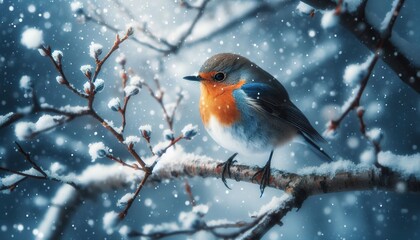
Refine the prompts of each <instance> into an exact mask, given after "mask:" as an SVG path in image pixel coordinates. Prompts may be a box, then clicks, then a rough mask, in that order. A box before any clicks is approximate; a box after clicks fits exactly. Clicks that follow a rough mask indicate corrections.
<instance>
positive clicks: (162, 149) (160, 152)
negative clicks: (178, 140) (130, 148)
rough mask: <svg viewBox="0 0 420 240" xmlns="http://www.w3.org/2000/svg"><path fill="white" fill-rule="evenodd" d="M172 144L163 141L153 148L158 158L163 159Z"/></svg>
mask: <svg viewBox="0 0 420 240" xmlns="http://www.w3.org/2000/svg"><path fill="white" fill-rule="evenodd" d="M170 144H171V141H163V142H159V143H158V144H156V145H155V146H154V147H153V152H154V153H155V154H156V155H157V156H158V157H161V156H162V155H163V154H164V153H165V152H166V151H167V149H166V148H167V147H168V146H169V145H170Z"/></svg>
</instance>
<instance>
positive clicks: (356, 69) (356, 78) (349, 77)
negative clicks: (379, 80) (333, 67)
mask: <svg viewBox="0 0 420 240" xmlns="http://www.w3.org/2000/svg"><path fill="white" fill-rule="evenodd" d="M373 57H374V55H373V54H372V55H371V56H369V57H368V58H367V59H366V61H365V62H364V63H362V64H350V65H348V66H347V67H346V69H345V70H344V75H343V80H344V83H346V84H348V85H350V86H352V85H354V84H355V83H359V82H360V81H361V80H362V79H363V78H364V77H366V74H367V73H368V68H369V65H370V64H371V62H372V60H373Z"/></svg>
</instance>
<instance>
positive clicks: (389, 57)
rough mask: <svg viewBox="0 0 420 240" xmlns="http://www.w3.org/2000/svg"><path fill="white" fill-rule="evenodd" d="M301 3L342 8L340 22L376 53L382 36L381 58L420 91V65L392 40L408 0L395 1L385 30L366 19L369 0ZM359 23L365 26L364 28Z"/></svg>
mask: <svg viewBox="0 0 420 240" xmlns="http://www.w3.org/2000/svg"><path fill="white" fill-rule="evenodd" d="M301 2H303V3H306V4H308V5H310V6H312V7H314V8H317V9H336V10H337V9H339V10H340V14H339V15H338V17H339V18H340V24H341V25H342V26H344V27H345V28H346V29H347V30H348V31H350V32H351V33H352V34H353V35H354V36H355V37H356V38H357V39H358V40H359V41H360V42H361V43H363V44H364V45H365V46H366V47H368V48H369V49H370V50H371V51H372V52H376V51H377V50H378V39H382V40H383V43H382V44H380V45H379V46H380V48H381V54H380V56H379V57H380V58H381V59H382V60H383V61H384V62H385V63H386V64H388V66H389V67H390V68H391V69H392V70H393V71H394V72H395V73H396V74H397V76H398V77H399V78H400V79H401V80H402V81H403V82H404V83H405V84H407V85H408V86H410V87H411V88H412V89H413V90H415V91H416V92H420V75H419V74H418V72H419V71H420V66H415V65H414V64H413V63H412V62H411V61H410V60H409V58H408V57H407V56H406V55H405V54H404V53H403V52H402V51H401V50H400V49H399V47H398V46H397V45H396V44H395V43H393V42H392V41H391V39H390V36H391V34H397V33H395V32H393V31H392V27H393V24H394V22H395V20H396V16H398V13H399V10H400V8H401V7H402V5H403V4H404V0H394V1H393V4H392V8H391V10H390V11H389V12H388V14H387V16H386V18H385V19H384V20H383V22H382V23H383V24H382V27H381V29H375V28H374V27H373V26H372V24H370V23H369V22H368V20H367V19H366V16H365V6H366V2H367V1H361V0H346V1H338V3H337V1H333V0H320V1H318V0H301ZM336 10H335V11H336ZM391 16H392V18H391ZM385 25H387V26H385ZM359 26H364V27H363V28H360V27H359Z"/></svg>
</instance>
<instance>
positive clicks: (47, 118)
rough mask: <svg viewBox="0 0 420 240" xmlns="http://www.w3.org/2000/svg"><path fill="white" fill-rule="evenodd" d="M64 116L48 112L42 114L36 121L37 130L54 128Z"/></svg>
mask: <svg viewBox="0 0 420 240" xmlns="http://www.w3.org/2000/svg"><path fill="white" fill-rule="evenodd" d="M64 118H65V117H64V116H51V115H48V114H45V115H42V116H41V117H40V118H39V119H38V121H37V122H36V123H35V128H36V131H43V130H45V129H48V128H52V127H54V126H56V125H57V124H58V123H59V122H61V121H62V120H63V119H64Z"/></svg>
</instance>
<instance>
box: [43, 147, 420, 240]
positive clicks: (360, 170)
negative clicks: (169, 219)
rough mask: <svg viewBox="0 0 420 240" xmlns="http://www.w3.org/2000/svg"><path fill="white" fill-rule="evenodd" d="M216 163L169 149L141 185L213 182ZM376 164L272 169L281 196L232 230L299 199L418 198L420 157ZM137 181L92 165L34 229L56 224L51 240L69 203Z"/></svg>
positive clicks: (256, 225)
mask: <svg viewBox="0 0 420 240" xmlns="http://www.w3.org/2000/svg"><path fill="white" fill-rule="evenodd" d="M150 160H151V159H148V160H146V161H147V162H148V161H150ZM308 161H309V160H308ZM220 163H221V162H220V161H217V160H214V159H212V158H209V157H206V156H200V155H195V154H191V153H185V152H184V151H183V149H182V147H180V146H179V147H177V148H176V149H173V148H171V149H169V151H168V152H167V153H166V154H164V155H162V158H161V159H160V161H159V162H157V164H156V167H155V169H154V171H153V173H152V175H150V177H149V180H148V181H147V183H146V184H152V185H155V184H159V183H160V182H162V181H167V180H180V179H182V178H191V177H202V178H212V177H217V178H219V177H220V176H221V171H222V169H221V167H220V165H219V164H220ZM379 163H380V164H381V165H382V166H384V167H386V168H376V167H375V166H374V165H365V164H355V163H353V162H351V161H348V160H340V161H336V162H333V163H325V164H323V165H321V166H320V167H307V168H303V169H301V170H299V171H298V172H297V173H289V172H284V171H280V170H276V169H272V171H271V172H272V177H271V179H270V183H269V185H268V186H269V187H272V188H276V189H279V190H282V191H285V192H286V193H285V194H284V195H283V196H282V197H280V198H277V197H276V198H275V199H273V200H272V203H270V204H268V205H266V206H263V207H262V208H261V210H260V211H259V212H258V213H256V214H255V217H257V219H256V221H254V222H253V223H252V224H247V225H246V226H247V228H246V230H244V229H242V227H244V225H238V227H239V226H240V227H241V229H240V234H244V236H248V237H249V239H255V238H256V237H257V238H258V237H261V236H262V235H264V233H265V232H267V231H268V230H269V229H270V228H272V227H273V226H274V225H276V224H278V223H279V222H280V221H281V219H282V217H283V216H284V215H286V214H287V212H289V211H290V210H292V209H293V208H300V207H301V205H302V203H304V201H305V199H306V198H308V197H310V196H313V195H319V194H326V193H334V192H343V191H367V190H387V191H394V192H399V193H405V192H416V193H420V168H419V166H420V154H415V155H412V156H398V155H395V154H393V153H391V152H381V153H380V154H379ZM257 171H258V168H257V167H251V166H247V165H233V166H232V168H231V172H232V175H231V179H233V180H236V181H242V182H249V183H252V176H253V175H254V174H255V173H256V172H257ZM143 177H144V172H142V171H136V170H133V169H130V168H126V167H122V166H120V165H116V164H111V165H103V164H96V165H93V166H90V167H88V168H87V169H86V170H84V171H83V172H82V173H81V174H80V175H79V176H75V177H74V178H75V179H77V181H75V183H76V184H78V186H79V187H80V189H81V190H78V191H74V190H73V189H72V188H69V186H63V187H62V188H61V189H60V190H59V192H60V191H64V190H65V189H67V191H69V192H70V193H71V194H67V195H66V194H62V196H68V197H67V198H66V199H63V200H62V201H61V204H56V206H55V207H54V208H51V209H49V210H48V212H47V213H46V215H45V217H44V220H43V221H42V223H41V224H40V226H49V225H56V228H48V229H46V228H42V229H43V232H42V233H43V235H44V236H56V234H57V232H61V231H63V228H60V227H57V226H58V225H57V223H60V224H61V225H59V226H62V227H64V226H66V224H65V221H69V220H70V219H68V218H61V216H63V214H64V215H71V214H73V213H74V210H75V208H76V207H77V205H78V203H79V201H76V200H74V199H79V198H82V199H92V198H95V197H97V196H100V195H101V193H103V192H106V191H111V190H115V189H119V188H126V187H130V186H131V188H134V187H135V183H136V182H139V181H141V180H142V179H143ZM255 184H257V183H255ZM63 189H64V190H63ZM57 195H58V192H57ZM68 199H70V200H72V201H69V200H68ZM73 200H74V201H73ZM66 203H71V204H72V205H69V204H66ZM57 208H58V209H57ZM63 211H66V213H63ZM54 212H55V213H56V214H54ZM58 213H60V214H58ZM259 217H260V218H259ZM113 227H114V230H117V229H118V224H117V225H115V226H113ZM40 229H41V228H40ZM164 230H165V231H166V230H167V228H164ZM172 230H174V229H172ZM179 230H185V229H178V228H177V229H176V231H179ZM194 232H196V231H186V232H185V231H181V232H180V234H181V233H182V234H191V233H194ZM125 233H126V231H125ZM154 234H157V233H156V232H155V233H154ZM139 235H141V234H137V236H139ZM143 235H144V234H143ZM46 239H48V238H46ZM50 239H51V238H50Z"/></svg>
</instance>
